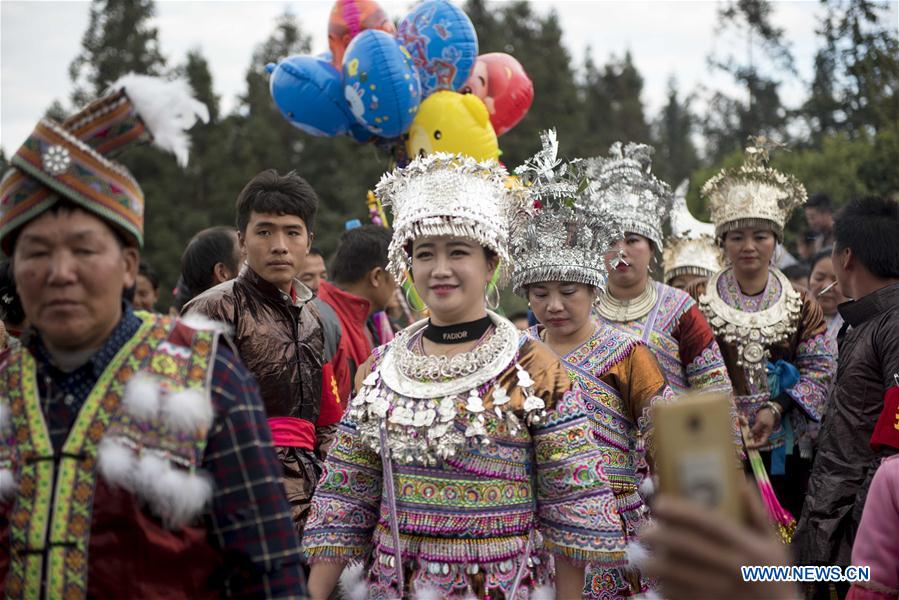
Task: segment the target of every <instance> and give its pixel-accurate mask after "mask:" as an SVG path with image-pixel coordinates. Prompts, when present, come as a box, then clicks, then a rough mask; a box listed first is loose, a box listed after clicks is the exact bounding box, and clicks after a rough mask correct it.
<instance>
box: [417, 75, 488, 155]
mask: <svg viewBox="0 0 899 600" xmlns="http://www.w3.org/2000/svg"><path fill="white" fill-rule="evenodd" d="M406 152H407V153H408V155H409V156H410V157H414V156H419V155H421V156H426V155H428V154H432V153H434V152H450V153H458V154H465V155H467V156H471V157H474V158H476V159H477V160H488V159H494V160H495V159H497V158H498V157H499V146H498V145H497V142H496V134H495V133H494V132H493V126H492V125H491V124H490V118H489V115H488V114H487V108H486V107H485V106H484V103H483V102H481V100H480V99H479V98H478V97H477V96H474V95H472V94H459V93H457V92H448V91H445V90H442V91H439V92H434V93H433V94H431V95H430V96H428V97H427V98H425V99H424V101H423V102H422V103H421V106H420V107H419V109H418V115H417V116H416V117H415V120H414V121H413V122H412V127H410V128H409V139H408V141H407V142H406Z"/></svg>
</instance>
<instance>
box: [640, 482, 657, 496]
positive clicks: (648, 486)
mask: <svg viewBox="0 0 899 600" xmlns="http://www.w3.org/2000/svg"><path fill="white" fill-rule="evenodd" d="M639 489H640V495H641V496H642V497H643V498H644V499H645V500H648V499H649V498H652V496H653V494H655V493H656V482H655V479H653V478H652V477H646V478H645V479H644V480H643V481H641V482H640V488H639Z"/></svg>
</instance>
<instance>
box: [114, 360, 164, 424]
mask: <svg viewBox="0 0 899 600" xmlns="http://www.w3.org/2000/svg"><path fill="white" fill-rule="evenodd" d="M160 389H161V388H160V385H159V381H157V380H156V378H155V377H154V376H153V375H150V374H149V373H146V372H144V371H138V372H137V373H135V374H134V376H133V377H132V378H131V380H130V381H129V382H128V385H127V387H126V388H125V397H124V399H123V400H122V403H123V404H124V406H125V410H126V411H127V412H128V413H129V414H130V415H132V416H134V417H137V418H138V419H142V420H145V421H151V420H153V419H155V418H156V416H157V415H158V414H159V402H160Z"/></svg>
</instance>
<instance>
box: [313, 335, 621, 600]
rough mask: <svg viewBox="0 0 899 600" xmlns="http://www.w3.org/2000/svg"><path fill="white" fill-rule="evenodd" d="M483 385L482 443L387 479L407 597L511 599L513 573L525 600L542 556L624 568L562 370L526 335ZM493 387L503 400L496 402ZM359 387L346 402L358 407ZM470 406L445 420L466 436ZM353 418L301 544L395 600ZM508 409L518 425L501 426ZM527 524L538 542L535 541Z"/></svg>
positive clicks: (378, 360)
mask: <svg viewBox="0 0 899 600" xmlns="http://www.w3.org/2000/svg"><path fill="white" fill-rule="evenodd" d="M402 339H404V338H398V339H397V340H394V342H391V344H389V345H387V346H386V347H382V348H380V349H378V350H376V351H375V354H374V359H373V362H372V371H371V375H370V376H369V377H368V378H366V382H367V384H369V385H370V386H374V387H373V388H371V389H376V388H377V386H380V385H382V384H383V379H382V378H381V376H380V369H381V365H382V364H383V362H384V357H385V356H386V354H387V353H389V352H393V350H392V347H391V346H392V345H393V344H394V343H397V342H398V341H400V340H402ZM516 381H517V382H518V383H517V384H516ZM522 381H527V382H529V383H531V384H532V387H531V388H530V389H531V390H532V391H531V392H530V394H531V395H527V394H526V393H525V392H523V391H522V390H523V388H522V387H521V385H522ZM480 389H481V390H482V391H480V392H477V391H476V392H474V393H475V394H478V397H477V398H470V399H469V400H468V402H469V404H468V406H469V407H470V409H471V410H476V411H477V413H478V415H483V420H482V422H483V424H484V429H483V433H484V436H485V437H486V438H487V440H488V442H489V443H486V444H484V443H475V442H474V436H475V434H472V435H473V437H472V438H465V437H463V438H462V439H468V441H467V442H465V443H463V445H462V447H460V448H459V449H458V451H457V452H456V453H455V454H454V455H453V456H451V457H449V458H446V459H445V460H438V461H437V462H436V464H434V465H432V466H424V465H422V464H417V463H414V462H413V463H408V464H407V463H400V462H396V463H395V464H393V465H392V468H393V475H394V477H393V480H392V481H388V482H387V483H388V485H390V486H392V487H393V490H394V492H395V498H396V510H397V519H398V527H399V535H400V544H401V545H402V556H403V561H402V564H403V566H404V569H405V570H404V573H405V575H404V579H405V582H406V585H407V588H408V589H407V590H405V594H406V596H411V595H412V593H413V591H414V590H419V591H420V590H423V589H425V588H427V587H433V588H436V589H437V590H439V592H440V593H441V594H443V595H444V596H446V597H452V598H457V597H458V598H461V597H467V596H468V595H470V594H475V595H476V596H477V597H483V596H484V595H485V594H488V593H491V594H496V593H502V594H509V593H511V590H512V588H513V587H514V581H515V580H516V576H517V575H518V574H519V572H521V573H523V574H524V575H523V577H522V579H521V581H522V587H521V588H520V590H530V591H531V592H532V591H533V590H534V589H535V588H536V587H537V586H538V585H541V584H543V583H548V581H549V580H550V579H551V576H552V570H551V560H550V556H549V554H548V553H552V554H555V555H556V556H558V557H560V558H564V559H566V560H571V561H574V562H575V563H579V564H583V563H585V562H594V563H598V564H603V565H606V566H612V567H615V566H620V565H621V564H623V562H624V553H623V550H624V532H623V525H622V523H621V520H620V518H619V517H618V514H617V511H616V506H615V497H614V495H613V493H612V490H611V489H610V486H609V481H608V478H607V477H606V474H605V470H604V468H603V460H602V456H601V455H602V447H601V445H600V444H599V441H598V440H599V432H598V430H597V427H596V425H595V421H594V419H593V418H592V416H591V411H590V410H589V408H588V406H587V405H586V404H585V402H584V397H583V396H582V395H581V393H580V392H579V390H578V388H577V386H576V385H575V384H572V382H571V381H570V380H569V378H568V376H567V374H566V372H565V368H564V366H563V365H562V364H561V363H560V362H559V361H558V360H557V359H556V358H555V356H553V354H552V353H551V352H550V351H549V349H547V348H546V347H545V346H543V345H542V344H541V343H539V342H534V341H530V340H528V341H524V342H523V344H522V345H521V346H520V349H519V350H518V353H517V356H516V357H515V358H514V360H513V361H512V364H509V365H508V366H507V367H505V369H504V370H502V371H501V373H500V375H499V376H498V377H497V378H496V380H495V381H493V382H490V383H488V384H487V385H486V386H482V387H481V388H480ZM484 389H490V390H493V391H487V392H484V391H483V390H484ZM497 389H503V390H506V391H507V392H508V393H507V394H502V397H500V396H497V391H496V390H497ZM365 390H366V388H363V391H362V393H360V394H358V395H357V396H356V398H355V399H354V400H353V406H355V405H356V403H358V402H365V401H366V400H365V397H366V396H365V394H366V392H365ZM466 394H468V392H467V391H466V392H465V393H463V394H461V395H462V396H465V395H466ZM481 396H483V400H482V399H481ZM526 396H527V397H526ZM395 402H396V403H395V405H394V408H392V409H390V408H388V411H391V412H390V414H391V415H392V414H393V412H396V411H397V410H398V409H401V408H402V407H403V406H404V401H403V399H402V398H399V397H397V398H395ZM460 402H461V403H460ZM533 402H536V403H537V405H542V406H543V407H544V408H545V417H544V419H543V420H542V422H540V423H539V424H534V425H525V423H526V413H527V412H528V410H527V407H528V406H529V403H533ZM464 405H465V401H464V400H461V401H457V405H456V409H458V412H455V413H450V414H455V415H456V416H455V417H454V418H453V420H452V421H451V422H450V426H451V427H452V428H454V431H455V432H458V433H460V434H462V433H463V432H466V431H469V432H470V431H471V430H472V427H473V424H474V423H475V422H477V421H476V420H473V417H472V418H471V419H472V420H470V419H469V418H470V417H471V415H467V414H464V410H465V408H464ZM443 408H444V407H443V406H441V410H443ZM449 408H452V407H449ZM456 409H453V410H456ZM353 414H354V411H353V407H352V406H351V410H350V412H348V413H347V415H346V416H345V417H344V420H343V422H342V423H341V425H340V432H339V435H338V440H337V444H336V446H335V447H334V449H333V450H332V451H331V453H330V454H329V455H328V458H327V461H326V463H325V473H324V475H323V477H322V480H321V483H320V485H319V487H318V489H317V490H316V493H315V497H314V498H313V507H312V512H311V515H310V517H309V521H308V523H307V526H306V531H305V535H304V538H303V544H304V550H305V553H306V556H307V558H308V560H309V561H310V562H313V563H314V562H316V561H328V560H331V561H333V560H340V561H343V562H362V563H364V565H365V572H366V573H367V579H368V583H369V585H370V595H371V597H374V598H377V597H395V596H396V595H397V590H396V588H395V581H396V575H395V569H396V566H397V562H398V561H397V560H396V559H395V547H394V543H393V539H392V536H391V525H390V522H391V520H390V509H389V506H390V505H389V499H388V496H387V494H388V492H389V490H388V489H387V488H386V486H385V485H384V479H385V476H384V465H383V463H382V460H381V456H380V455H379V454H378V453H377V452H375V451H374V450H373V449H372V448H371V446H370V445H369V444H367V443H365V437H364V436H362V435H360V431H359V424H358V423H357V422H356V420H355V419H354V417H353ZM510 414H514V415H517V417H516V418H515V419H514V422H515V423H518V422H519V421H520V423H521V424H522V426H521V427H520V428H510V427H509V426H508V423H509V422H510V421H509V419H510V416H509V415H510ZM385 418H392V417H390V416H388V414H387V413H385ZM513 431H514V433H513ZM451 432H452V431H451ZM478 435H480V434H478ZM532 530H535V531H539V534H538V535H534V537H530V536H531V535H532V534H531V532H532ZM522 593H523V594H524V596H522V597H525V596H526V595H527V593H528V592H527V591H523V592H522ZM404 597H405V596H404Z"/></svg>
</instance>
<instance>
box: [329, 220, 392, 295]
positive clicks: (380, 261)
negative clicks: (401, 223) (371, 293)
mask: <svg viewBox="0 0 899 600" xmlns="http://www.w3.org/2000/svg"><path fill="white" fill-rule="evenodd" d="M390 237H391V232H390V230H389V229H386V228H384V227H381V226H379V225H363V226H361V227H356V228H355V229H348V230H346V231H344V232H343V233H342V234H341V235H340V241H339V242H338V244H337V252H336V253H335V254H334V258H332V259H331V266H330V269H328V272H329V273H330V275H331V280H332V281H335V282H337V283H356V282H357V281H359V280H360V279H362V278H363V277H365V276H366V275H367V274H368V272H369V271H371V270H372V269H374V268H375V267H381V268H382V269H386V268H387V261H388V259H387V248H388V247H389V246H390Z"/></svg>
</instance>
